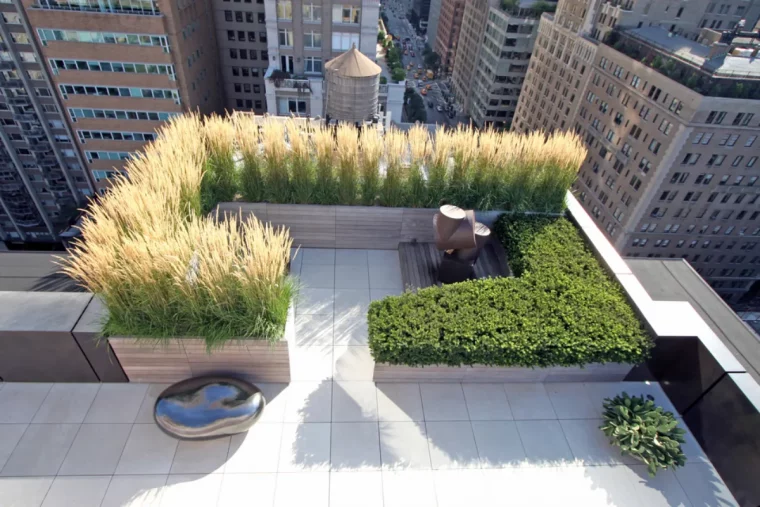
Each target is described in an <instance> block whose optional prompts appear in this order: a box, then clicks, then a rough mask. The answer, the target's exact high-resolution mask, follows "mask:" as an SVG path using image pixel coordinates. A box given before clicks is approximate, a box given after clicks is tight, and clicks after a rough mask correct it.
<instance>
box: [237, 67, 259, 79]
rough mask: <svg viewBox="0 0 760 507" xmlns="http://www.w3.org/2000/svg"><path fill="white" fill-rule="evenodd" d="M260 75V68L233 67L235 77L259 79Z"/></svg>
mask: <svg viewBox="0 0 760 507" xmlns="http://www.w3.org/2000/svg"><path fill="white" fill-rule="evenodd" d="M260 74H261V70H260V69H259V68H258V67H232V75H233V76H235V77H240V76H241V75H242V77H259V76H260Z"/></svg>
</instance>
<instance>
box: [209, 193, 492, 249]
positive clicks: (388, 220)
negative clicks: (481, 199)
mask: <svg viewBox="0 0 760 507" xmlns="http://www.w3.org/2000/svg"><path fill="white" fill-rule="evenodd" d="M217 209H218V211H219V213H220V215H224V214H233V215H238V214H242V216H243V217H244V218H245V217H248V216H251V215H253V216H255V217H256V218H258V219H259V220H261V221H262V222H269V223H270V224H272V225H273V226H275V227H277V226H284V227H287V228H288V229H290V236H291V237H292V238H293V246H300V247H306V248H362V249H370V250H395V249H397V248H398V246H399V244H400V243H407V242H413V241H418V242H425V243H429V242H432V241H434V240H435V238H434V237H433V216H434V215H435V214H436V213H437V212H438V209H437V208H386V207H383V206H323V205H319V204H269V203H261V202H255V203H250V202H223V203H220V204H219V206H218V208H217ZM499 214H500V212H498V211H485V212H476V219H477V220H478V221H480V222H483V223H484V224H486V225H488V226H491V225H492V224H493V222H494V220H496V217H498V216H499Z"/></svg>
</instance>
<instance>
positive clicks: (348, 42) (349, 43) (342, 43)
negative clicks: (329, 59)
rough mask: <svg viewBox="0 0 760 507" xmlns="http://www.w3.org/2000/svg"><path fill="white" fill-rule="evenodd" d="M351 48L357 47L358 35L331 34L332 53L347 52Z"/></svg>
mask: <svg viewBox="0 0 760 507" xmlns="http://www.w3.org/2000/svg"><path fill="white" fill-rule="evenodd" d="M353 46H356V47H359V34H358V33H343V32H333V34H332V49H333V51H347V50H349V49H351V48H352V47H353Z"/></svg>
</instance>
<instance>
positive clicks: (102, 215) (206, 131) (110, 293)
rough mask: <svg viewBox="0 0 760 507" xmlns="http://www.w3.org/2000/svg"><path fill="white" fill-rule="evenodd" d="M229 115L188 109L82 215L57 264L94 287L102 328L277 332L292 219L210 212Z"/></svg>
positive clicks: (226, 160) (174, 334)
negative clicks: (104, 313)
mask: <svg viewBox="0 0 760 507" xmlns="http://www.w3.org/2000/svg"><path fill="white" fill-rule="evenodd" d="M234 136H235V123H234V121H231V120H230V119H226V118H220V117H216V116H212V117H210V118H207V119H206V120H205V121H201V120H200V118H199V117H198V116H197V115H186V116H184V117H181V118H178V119H175V120H173V121H172V122H170V123H168V124H167V125H166V126H165V127H164V128H163V129H162V130H161V131H160V133H159V136H158V138H157V140H156V141H155V142H153V143H151V144H150V145H148V146H147V147H146V149H145V150H144V151H143V152H142V153H140V154H139V156H138V157H135V158H133V159H132V160H130V162H129V163H128V165H127V168H126V169H127V172H128V174H129V178H127V177H125V176H119V177H117V178H116V179H115V180H114V181H113V185H112V187H111V188H110V189H109V191H108V192H107V193H106V195H105V196H103V197H102V198H101V199H99V200H98V201H97V202H93V203H92V206H91V207H90V209H89V210H88V211H87V212H86V213H85V215H84V218H83V221H82V226H81V229H82V240H81V241H79V242H78V243H77V244H76V245H75V247H74V248H72V249H71V250H70V251H69V253H70V256H69V258H68V259H66V260H63V261H62V264H63V270H64V271H65V272H66V273H67V274H69V275H70V276H71V277H72V278H74V279H76V280H77V281H78V282H79V283H80V284H81V285H83V286H84V287H85V288H87V289H88V290H90V291H91V292H93V293H95V294H96V295H98V296H100V297H101V298H102V300H103V302H104V303H105V305H106V307H107V309H108V321H107V322H106V323H105V324H104V328H103V331H102V333H103V334H104V335H105V336H129V337H137V338H145V339H154V340H157V341H161V340H162V339H167V338H181V337H192V338H203V339H204V340H205V342H206V345H207V347H208V348H209V349H210V348H213V347H216V346H221V345H222V344H223V343H225V342H226V341H227V340H230V339H233V338H256V339H265V340H270V341H276V340H279V339H280V338H281V337H282V335H283V333H284V329H285V322H286V320H287V313H288V306H289V304H290V300H291V295H292V290H293V287H292V284H291V281H290V279H289V278H288V272H287V262H288V258H289V255H290V247H291V243H292V241H291V239H290V237H289V234H288V231H287V230H284V229H273V228H272V227H271V226H267V225H263V224H262V223H261V222H259V221H258V220H256V219H255V218H251V219H248V220H242V219H240V218H237V217H234V216H232V217H228V218H226V219H225V220H218V219H217V217H214V216H208V215H207V214H205V213H204V209H208V208H209V207H210V206H211V204H212V203H213V201H214V200H215V199H217V198H220V197H222V198H223V197H228V196H229V195H230V194H231V193H232V195H234V190H231V187H232V185H233V183H232V182H233V181H234V170H235V164H234V162H233V160H232V157H233V150H232V149H231V144H230V143H231V140H232V139H234Z"/></svg>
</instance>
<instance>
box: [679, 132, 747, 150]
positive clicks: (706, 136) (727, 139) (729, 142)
mask: <svg viewBox="0 0 760 507" xmlns="http://www.w3.org/2000/svg"><path fill="white" fill-rule="evenodd" d="M712 138H713V134H712V132H707V133H705V132H698V133H697V134H694V137H692V138H691V144H703V145H705V146H706V145H708V144H710V141H711V140H712ZM740 138H741V134H724V135H722V136H721V138H720V141H719V142H718V146H736V143H737V142H738V141H739V139H740ZM756 140H757V136H755V135H752V136H747V139H746V140H745V141H744V147H745V148H749V147H750V146H752V145H753V144H754V143H755V141H756Z"/></svg>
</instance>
